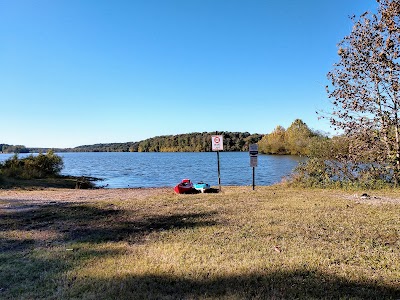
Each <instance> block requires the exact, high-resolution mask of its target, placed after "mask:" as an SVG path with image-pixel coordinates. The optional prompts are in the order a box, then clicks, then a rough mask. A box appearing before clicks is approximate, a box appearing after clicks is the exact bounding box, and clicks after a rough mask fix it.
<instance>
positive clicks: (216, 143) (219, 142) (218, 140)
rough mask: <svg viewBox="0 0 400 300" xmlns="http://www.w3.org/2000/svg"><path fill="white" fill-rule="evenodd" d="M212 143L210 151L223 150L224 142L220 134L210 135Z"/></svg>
mask: <svg viewBox="0 0 400 300" xmlns="http://www.w3.org/2000/svg"><path fill="white" fill-rule="evenodd" d="M211 143H212V151H223V150H224V142H223V136H222V135H213V136H211Z"/></svg>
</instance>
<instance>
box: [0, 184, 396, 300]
mask: <svg viewBox="0 0 400 300" xmlns="http://www.w3.org/2000/svg"><path fill="white" fill-rule="evenodd" d="M380 193H381V194H379V195H374V194H371V198H372V199H374V198H373V197H381V198H383V197H385V198H389V199H398V198H400V192H397V191H383V192H380ZM357 197H358V196H357ZM372 199H370V200H371V201H372ZM372 204H376V203H372V202H371V203H365V201H364V202H360V201H357V198H356V197H355V196H354V195H353V194H349V193H345V192H338V191H332V190H304V189H291V188H286V187H281V186H273V187H257V188H256V191H252V190H251V188H250V187H223V192H222V193H220V194H193V195H176V194H174V193H173V192H172V190H170V189H150V190H146V189H142V190H140V189H139V190H133V189H132V190H130V189H127V190H97V191H96V190H95V191H67V190H55V191H51V190H49V191H48V190H45V191H32V192H29V191H22V192H18V191H0V216H1V218H0V250H1V252H0V298H4V299H13V298H19V299H33V298H41V299H43V298H44V299H58V298H60V299H64V298H79V299H95V298H97V299H116V298H121V299H149V298H150V299H151V298H153V299H198V298H201V299H249V298H253V299H260V298H261V299H288V298H332V299H337V298H354V299H367V298H371V299H377V298H379V299H381V298H388V299H390V298H393V299H396V298H399V297H400V281H399V278H400V261H399V253H400V251H399V250H400V242H399V227H400V226H399V225H400V224H399V213H400V205H399V204H396V203H386V202H382V201H381V202H380V203H378V204H379V205H372ZM29 205H31V206H29Z"/></svg>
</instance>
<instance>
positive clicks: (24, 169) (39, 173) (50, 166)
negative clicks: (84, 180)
mask: <svg viewBox="0 0 400 300" xmlns="http://www.w3.org/2000/svg"><path fill="white" fill-rule="evenodd" d="M63 167H64V162H63V160H62V158H61V157H60V156H58V155H56V154H54V152H53V151H51V150H50V151H48V152H47V153H46V154H42V153H40V154H38V155H36V156H33V155H30V156H27V157H24V158H19V157H18V155H17V154H16V155H14V156H13V157H11V158H10V159H8V160H6V161H5V162H3V163H0V176H5V177H11V178H17V179H33V178H47V177H52V176H57V175H59V173H60V171H61V170H62V168H63Z"/></svg>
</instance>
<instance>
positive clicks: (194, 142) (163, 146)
mask: <svg viewBox="0 0 400 300" xmlns="http://www.w3.org/2000/svg"><path fill="white" fill-rule="evenodd" d="M214 134H220V135H223V136H224V151H248V145H249V144H254V143H257V142H259V141H260V140H261V138H262V137H263V136H264V135H262V134H258V133H255V134H250V133H249V132H228V131H218V132H194V133H187V134H178V135H165V136H156V137H153V138H149V139H146V140H143V141H139V142H126V143H104V144H103V143H101V144H94V145H82V146H78V147H74V148H51V149H52V150H53V151H54V152H209V151H211V136H212V135H214ZM0 150H1V152H2V153H40V152H46V151H47V150H49V148H28V147H25V146H23V145H17V146H15V145H7V144H0Z"/></svg>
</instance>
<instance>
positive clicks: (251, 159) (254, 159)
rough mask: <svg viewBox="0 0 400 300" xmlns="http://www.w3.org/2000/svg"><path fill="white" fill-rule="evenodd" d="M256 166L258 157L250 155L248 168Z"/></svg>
mask: <svg viewBox="0 0 400 300" xmlns="http://www.w3.org/2000/svg"><path fill="white" fill-rule="evenodd" d="M257 165H258V156H257V155H250V167H252V168H255V167H257Z"/></svg>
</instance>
